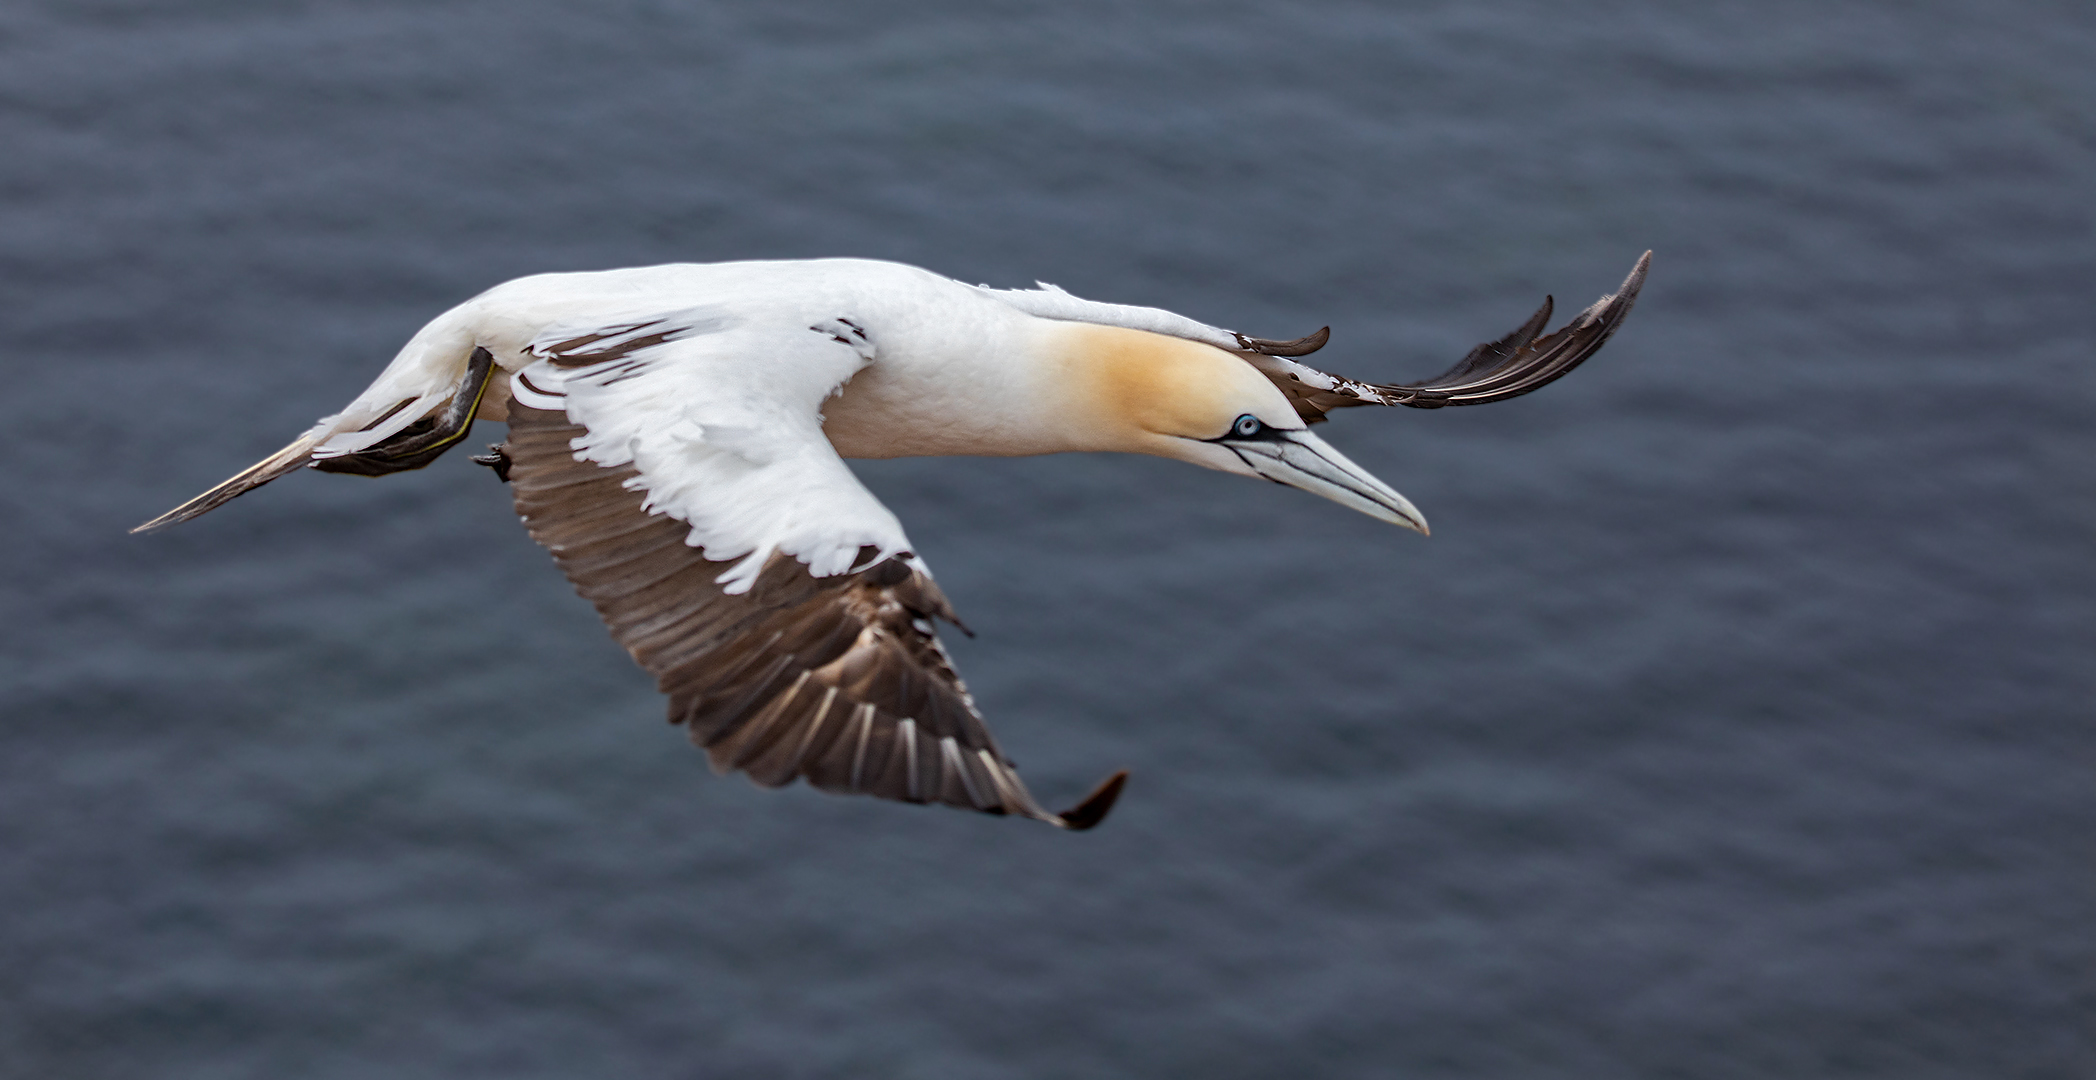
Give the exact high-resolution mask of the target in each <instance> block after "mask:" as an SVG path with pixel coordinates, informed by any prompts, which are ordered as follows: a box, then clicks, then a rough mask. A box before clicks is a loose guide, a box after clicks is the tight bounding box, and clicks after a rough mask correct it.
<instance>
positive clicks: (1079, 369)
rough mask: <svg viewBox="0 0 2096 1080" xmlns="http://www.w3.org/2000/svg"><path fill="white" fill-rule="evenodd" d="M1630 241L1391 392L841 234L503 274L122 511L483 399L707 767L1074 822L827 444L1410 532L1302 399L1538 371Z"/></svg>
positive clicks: (1136, 311) (893, 525)
mask: <svg viewBox="0 0 2096 1080" xmlns="http://www.w3.org/2000/svg"><path fill="white" fill-rule="evenodd" d="M1645 266H1646V261H1645V260H1640V261H1639V264H1638V267H1637V269H1636V270H1634V271H1633V272H1632V274H1631V277H1630V278H1629V279H1628V280H1626V281H1625V283H1624V288H1623V289H1622V290H1620V291H1619V292H1618V293H1617V294H1616V295H1613V296H1608V297H1603V298H1602V300H1601V301H1599V302H1597V303H1596V304H1595V305H1594V306H1592V307H1590V308H1588V309H1587V310H1586V311H1585V312H1583V313H1581V315H1580V316H1579V317H1578V318H1576V319H1575V320H1574V321H1573V322H1572V323H1571V324H1570V325H1568V326H1566V327H1564V328H1563V329H1561V330H1559V331H1557V332H1556V333H1553V334H1550V335H1548V336H1539V335H1541V331H1542V328H1543V326H1544V325H1545V322H1546V321H1547V319H1548V315H1549V311H1550V305H1549V304H1548V303H1547V302H1546V303H1545V305H1544V308H1543V310H1542V311H1539V312H1538V313H1537V314H1536V316H1535V317H1534V318H1532V319H1530V320H1529V322H1528V323H1527V324H1526V325H1524V326H1523V327H1522V328H1521V329H1519V330H1517V331H1515V332H1514V333H1513V334H1511V335H1508V336H1507V337H1506V338H1503V339H1501V340H1500V341H1497V342H1493V343H1489V344H1487V345H1481V346H1479V347H1478V349H1477V350H1474V351H1473V352H1472V354H1471V355H1470V356H1469V357H1468V358H1466V359H1465V360H1464V361H1463V362H1462V363H1460V364H1458V365H1457V366H1456V367H1455V368H1454V369H1452V370H1451V371H1449V372H1448V373H1447V374H1445V375H1444V376H1442V377H1440V378H1439V379H1436V380H1431V381H1429V382H1427V383H1422V384H1417V385H1409V386H1393V385H1377V384H1370V383H1363V382H1358V381H1354V380H1348V379H1344V378H1340V377H1337V376H1332V375H1328V374H1326V373H1324V372H1321V371H1317V370H1316V369H1314V368H1310V367H1307V366H1305V365H1303V364H1301V363H1298V362H1296V361H1294V360H1291V359H1287V358H1288V357H1293V356H1299V355H1302V354H1304V353H1307V352H1310V351H1314V350H1315V349H1316V348H1317V347H1319V346H1320V345H1322V344H1323V342H1324V340H1325V332H1324V331H1320V332H1319V333H1318V334H1316V335H1312V336H1311V337H1309V338H1304V339H1301V340H1300V341H1295V342H1274V341H1264V340H1261V339H1256V338H1247V337H1244V336H1243V335H1240V334H1237V333H1234V332H1231V331H1227V330H1222V329H1219V328H1217V327H1213V326H1208V325H1205V324H1203V323H1200V322H1197V321H1194V320H1192V319H1188V318H1185V317H1184V316H1180V315H1175V314H1173V313H1171V312H1167V311H1161V310H1158V309H1155V308H1144V307H1133V306H1126V305H1117V304H1102V303H1096V302H1093V301H1088V300H1083V299H1079V298H1078V297H1075V296H1072V295H1070V294H1069V293H1067V292H1064V291H1062V290H1060V289H1057V288H1055V287H1054V286H1050V285H1045V284H1043V285H1041V286H1040V287H1039V288H1037V289H1031V290H1000V289H992V288H989V287H987V286H970V285H964V284H961V283H959V282H956V281H952V280H950V279H947V278H944V277H941V276H939V275H937V274H933V273H930V272H928V271H925V270H920V269H917V268H915V267H909V266H902V265H898V264H894V263H885V262H875V261H870V260H863V259H824V260H815V261H807V262H744V263H720V264H708V265H689V264H687V265H672V266H657V267H645V268H638V269H628V270H610V271H602V272H595V273H577V274H545V275H539V276H535V277H527V278H521V279H518V280H516V281H511V282H508V283H506V284H503V285H498V286H496V287H495V288H493V289H490V290H488V291H487V292H485V293H482V294H481V295H479V296H477V297H474V298H473V299H471V300H468V301H466V302H465V303H463V304H460V305H459V306H457V307H455V308H453V309H451V310H450V311H447V312H445V313H444V314H442V315H440V316H438V317H437V318H436V319H434V320H432V321H431V322H430V323H429V325H427V326H425V327H424V328H423V329H422V330H421V331H420V332H419V333H417V334H416V335H415V336H414V337H413V338H412V339H411V340H410V341H409V342H408V343H407V345H406V346H404V347H403V348H402V349H401V351H400V353H399V354H398V355H397V356H395V358H394V360H393V362H392V363H391V364H390V365H388V366H387V368H386V369H385V370H384V371H383V372H381V373H380V375H379V376H378V378H377V379H376V380H374V381H373V382H372V384H371V386H370V387H368V388H367V389H366V390H365V391H364V392H363V393H361V394H359V395H358V396H357V397H356V399H355V400H353V401H352V402H350V404H349V405H348V406H347V407H345V408H344V409H343V410H342V411H341V412H339V413H336V414H334V415H332V416H329V417H326V418H324V419H322V420H321V421H320V422H319V423H317V424H316V425H314V426H313V427H312V428H311V429H309V430H308V431H307V432H306V433H305V434H304V435H302V436H301V437H300V438H299V439H298V440H297V441H295V442H293V443H292V444H291V445H290V446H287V447H285V448H284V449H283V450H282V451H279V452H278V453H277V454H274V455H272V456H271V457H270V458H268V459H265V460H264V461H262V462H260V463H258V464H257V465H255V466H254V467H252V468H250V469H248V470H246V471H244V472H242V473H240V474H239V475H237V476H235V477H233V478H232V479H230V480H228V481H227V482H226V483H224V484H221V485H219V486H218V487H216V488H214V489H212V490H211V491H209V492H206V493H205V494H204V495H202V496H199V497H198V498H196V499H193V500H191V501H190V502H188V503H186V504H184V505H183V506H181V507H178V508H177V509H175V510H173V511H170V512H169V513H168V514H165V515H163V516H161V517H160V518H157V519H155V520H154V521H151V522H148V523H147V524H146V525H143V526H140V529H141V530H145V529H153V528H158V527H161V526H164V525H167V524H172V523H174V522H178V521H182V520H187V519H188V518H191V517H194V516H196V515H198V514H201V513H204V512H206V511H208V510H210V509H212V508H214V507H216V506H219V505H221V504H223V503H224V502H225V501H227V500H229V499H231V498H233V497H234V496H237V495H239V494H241V493H242V492H245V491H248V490H250V489H252V488H254V487H256V486H259V485H261V484H263V483H267V482H268V481H270V480H272V479H275V478H276V477H278V476H281V475H284V474H285V473H287V472H290V471H293V470H295V469H297V468H299V467H301V466H305V465H312V466H313V467H315V468H319V469H322V470H326V471H339V472H358V473H364V474H367V475H378V474H383V473H387V472H395V471H400V470H402V469H410V468H419V467H421V466H423V465H426V464H427V463H428V462H429V461H431V460H434V458H435V457H436V456H438V455H439V454H441V453H443V452H444V451H445V450H446V449H448V448H449V447H450V446H452V445H454V444H455V443H457V442H458V441H459V440H460V439H462V438H463V437H464V435H465V433H466V430H467V428H468V427H469V426H470V424H471V422H472V420H473V419H474V418H475V417H476V416H478V417H480V418H483V419H490V420H508V421H509V422H510V424H511V429H512V433H511V441H510V443H508V444H504V445H503V446H501V447H498V448H496V449H497V453H496V455H495V456H494V457H491V458H487V459H481V458H476V459H475V460H481V461H484V462H485V463H488V464H492V465H495V466H496V467H497V468H498V470H499V471H501V472H502V473H503V475H504V476H505V478H509V479H513V480H514V481H515V483H514V491H515V497H516V500H517V505H518V508H519V513H520V514H521V515H522V516H523V517H524V518H525V521H526V524H527V526H529V527H530V528H531V530H532V532H533V535H534V536H535V537H537V538H538V539H539V540H540V541H541V542H542V543H545V544H546V545H547V547H548V548H549V549H550V550H551V551H552V552H553V554H554V556H555V558H556V559H557V560H558V561H559V562H560V563H561V565H562V567H563V569H564V570H565V571H566V572H567V573H568V575H569V577H570V578H571V579H572V580H573V581H574V582H575V584H576V586H577V588H578V590H579V591H581V592H582V593H583V594H584V595H585V596H587V597H589V598H590V599H591V600H592V601H593V602H594V603H596V604H597V606H598V608H599V611H600V612H601V613H603V615H604V617H605V620H606V622H607V624H609V625H610V627H611V629H612V631H613V633H614V635H615V636H617V637H618V638H619V639H620V640H621V641H622V642H623V643H625V644H626V645H627V647H628V649H629V650H631V651H632V652H633V654H634V656H635V658H636V659H637V660H639V661H640V662H641V663H642V665H643V666H644V667H646V668H647V669H648V670H649V671H650V672H652V673H654V674H655V675H656V676H657V678H658V681H659V683H660V684H661V686H662V688H663V690H664V692H665V693H667V694H669V695H670V697H671V719H672V720H673V721H675V722H680V723H688V724H689V725H690V730H691V734H692V737H693V739H694V740H696V741H699V742H700V743H701V744H702V745H704V746H706V747H707V748H708V750H709V753H711V754H712V755H713V757H714V761H715V764H716V765H718V766H720V767H722V768H740V769H744V770H746V771H748V772H749V773H750V774H751V775H752V776H753V777H754V778H756V779H758V780H759V781H760V782H764V783H773V784H776V783H786V782H790V781H791V780H792V779H793V778H795V777H796V776H805V777H807V778H808V779H809V780H810V782H811V783H815V784H817V785H818V786H821V787H825V788H827V789H830V790H837V791H861V792H868V793H872V794H877V795H884V796H887V797H892V798H900V799H905V800H909V801H920V802H921V801H943V802H949V803H955V804H957V805H964V806H972V807H974V808H977V809H982V810H988V811H991V812H997V813H1006V812H1016V813H1022V814H1026V815H1028V816H1032V817H1037V818H1041V819H1043V820H1048V821H1052V822H1054V823H1056V824H1059V825H1064V826H1067V827H1072V828H1083V827H1088V826H1089V825H1091V824H1093V823H1096V821H1097V820H1098V819H1099V818H1100V817H1103V815H1104V814H1105V812H1106V809H1107V808H1108V807H1110V806H1111V804H1112V801H1113V798H1114V797H1115V795H1116V794H1117V793H1118V791H1119V779H1118V778H1116V779H1115V780H1113V781H1110V782H1109V783H1108V784H1107V785H1104V786H1102V788H1101V789H1100V791H1098V792H1095V793H1094V796H1093V797H1092V798H1091V799H1089V800H1087V801H1086V802H1085V803H1084V804H1082V805H1081V806H1079V807H1077V808H1075V809H1073V810H1071V811H1068V812H1065V813H1064V814H1061V815H1056V814H1050V813H1048V812H1047V811H1045V810H1042V809H1041V808H1040V807H1039V805H1038V804H1036V803H1035V802H1034V801H1033V799H1032V797H1031V796H1030V795H1028V794H1027V793H1026V791H1025V788H1024V785H1022V784H1020V783H1019V781H1018V778H1017V774H1016V772H1014V771H1013V770H1012V769H1011V767H1010V764H1009V761H1008V759H1006V758H1004V757H1003V755H1002V753H1001V751H998V750H997V749H996V747H995V744H994V743H993V742H992V741H991V740H990V739H989V735H988V731H987V729H985V728H983V727H982V726H981V718H980V716H979V715H978V714H976V712H975V709H974V705H973V700H972V699H971V698H969V696H968V695H967V692H966V689H965V687H964V686H963V685H962V684H961V682H960V679H959V677H958V675H957V674H955V673H954V672H953V671H952V668H951V664H950V662H948V661H947V660H946V659H945V653H944V650H943V649H942V648H941V647H940V646H939V644H938V641H937V637H936V635H935V634H934V633H933V631H932V625H931V623H930V621H929V620H930V619H931V618H933V617H935V616H936V617H941V618H947V619H952V618H953V612H952V609H951V606H950V605H948V604H947V602H946V600H945V598H944V596H943V595H941V594H940V593H939V591H938V589H937V586H936V585H934V584H932V582H931V578H930V575H929V572H928V571H927V570H926V568H925V567H924V564H923V562H922V560H920V559H918V558H917V557H916V556H915V554H914V553H913V548H912V545H911V544H910V542H909V539H908V537H907V536H906V535H905V534H904V531H903V528H902V524H901V523H900V522H899V521H897V520H896V518H895V515H894V514H892V513H890V512H889V510H888V509H887V508H886V507H884V506H882V505H881V504H880V502H879V501H878V500H877V499H875V498H874V497H873V495H872V493H870V492H869V491H867V490H866V488H865V487H864V486H863V485H861V484H860V483H859V482H858V480H857V478H856V477H854V476H853V475H852V473H851V471H850V469H849V468H848V467H847V466H846V465H845V464H844V461H843V458H845V457H900V456H907V455H925V454H979V455H1016V454H1045V453H1058V452H1064V451H1101V450H1107V451H1126V452H1136V453H1147V454H1154V455H1158V456H1164V457H1171V458H1176V459H1178V460H1182V461H1187V462H1190V463H1193V464H1198V465H1202V466H1205V467H1209V468H1215V469H1221V470H1224V471H1228V472H1235V473H1240V474H1243V475H1246V476H1257V477H1263V478H1266V479H1270V480H1276V481H1279V482H1282V483H1287V484H1291V485H1294V486H1297V487H1301V488H1304V489H1305V490H1308V491H1311V492H1313V493H1316V494H1319V495H1322V496H1324V497H1327V498H1330V499H1333V500H1334V501H1337V502H1340V503H1342V504H1343V505H1347V506H1350V507H1352V508H1354V509H1357V510H1361V511H1363V512H1365V513H1368V514H1371V515H1372V516H1375V517H1378V518H1381V519H1383V520H1386V521H1391V522H1394V523H1397V524H1401V525H1405V526H1407V527H1411V528H1415V529H1417V530H1419V531H1420V532H1425V531H1426V526H1425V521H1424V519H1423V518H1422V517H1421V516H1420V515H1419V513H1418V511H1417V510H1416V509H1415V508H1413V507H1412V505H1411V504H1410V503H1409V502H1407V501H1406V500H1405V498H1404V497H1403V496H1402V495H1399V494H1398V493H1397V492H1395V491H1394V490H1391V489H1390V488H1389V487H1388V486H1387V485H1385V484H1383V483H1382V482H1381V481H1379V480H1377V479H1375V478H1374V477H1373V476H1370V475H1369V474H1368V473H1367V472H1366V471H1365V470H1362V469H1361V468H1360V467H1359V466H1357V465H1355V464H1354V463H1353V462H1351V461H1349V460H1347V459H1346V458H1345V456H1344V455H1341V454H1340V453H1339V452H1338V451H1336V450H1334V449H1332V448H1331V447H1330V446H1329V445H1327V444H1325V443H1324V441H1323V440H1321V439H1319V438H1317V437H1316V436H1315V435H1313V434H1311V433H1310V431H1309V430H1308V425H1309V424H1310V423H1313V422H1316V421H1319V420H1322V419H1324V418H1325V414H1326V413H1327V412H1329V411H1330V410H1332V409H1335V408H1341V407H1345V406H1351V405H1364V404H1382V405H1398V404H1402V405H1412V406H1416V407H1437V406H1440V405H1448V404H1474V403H1480V402H1484V401H1494V400H1500V399H1502V398H1506V397H1512V396H1516V395H1518V394H1522V393H1526V392H1528V391H1529V390H1533V389H1535V388H1536V387H1539V386H1541V385H1543V384H1545V383H1547V382H1549V381H1551V380H1552V379H1555V378H1557V377H1558V376H1560V375H1562V374H1563V373H1564V372H1566V371H1569V370H1570V369H1571V368H1572V367H1573V366H1575V365H1577V364H1578V363H1579V362H1581V361H1582V360H1584V359H1585V358H1586V357H1587V356H1589V355H1591V354H1592V353H1593V352H1594V351H1595V350H1596V349H1598V348H1599V347H1600V345H1601V343H1602V342H1604V341H1605V340H1607V338H1608V336H1609V335H1610V334H1611V333H1613V331H1614V329H1615V327H1616V326H1617V325H1618V324H1619V323H1620V322H1621V320H1622V317H1623V316H1624V315H1625V314H1626V313H1627V312H1628V310H1629V308H1630V303H1631V301H1632V300H1633V299H1634V298H1635V296H1636V292H1637V288H1638V286H1639V284H1640V283H1641V281H1642V278H1643V274H1644V270H1645ZM549 440H551V441H549ZM512 467H514V468H515V469H516V470H518V472H517V474H516V475H515V476H514V477H512V476H511V475H510V470H511V469H512ZM671 526H674V528H673V529H670V531H667V532H665V529H667V528H670V527H671ZM789 750H790V752H789Z"/></svg>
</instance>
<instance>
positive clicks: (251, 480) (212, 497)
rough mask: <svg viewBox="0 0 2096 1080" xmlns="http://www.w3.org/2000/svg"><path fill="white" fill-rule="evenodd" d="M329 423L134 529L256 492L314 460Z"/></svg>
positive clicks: (172, 521)
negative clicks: (255, 490) (316, 448)
mask: <svg viewBox="0 0 2096 1080" xmlns="http://www.w3.org/2000/svg"><path fill="white" fill-rule="evenodd" d="M327 436H328V430H327V427H326V426H324V425H323V426H318V427H315V428H314V429H313V430H311V431H308V432H306V433H305V434H304V435H301V436H299V437H298V440H297V441H296V442H293V443H292V444H291V445H289V446H287V447H285V448H283V449H282V450H279V451H277V452H276V453H274V454H271V455H269V456H268V457H266V458H263V459H262V460H260V461H258V462H255V463H254V464H253V465H250V466H248V467H247V468H245V469H242V470H240V472H238V473H236V474H234V476H233V477H232V478H231V479H229V480H227V481H226V482H225V483H223V484H220V485H218V486H217V487H215V488H212V489H211V490H209V491H207V492H205V493H203V494H202V495H199V496H197V497H196V498H194V499H191V500H189V501H188V502H186V503H183V504H182V505H180V506H177V507H175V508H174V509H173V510H169V511H168V512H167V513H165V514H162V515H160V516H159V517H156V518H154V519H153V520H151V521H148V522H146V523H145V524H143V525H140V526H139V527H138V528H135V529H133V530H131V531H132V532H134V533H143V532H154V531H156V530H159V529H165V528H167V527H168V526H169V525H179V524H181V523H182V522H185V521H188V520H189V519H190V518H193V517H196V516H197V515H199V514H206V513H210V512H211V511H213V510H216V509H218V508H219V507H221V506H224V505H225V504H226V503H227V502H228V501H230V500H232V499H233V498H234V497H236V496H238V495H242V494H244V493H246V492H249V491H253V490H254V489H256V488H258V487H261V486H262V485H264V484H266V483H269V482H270V481H271V480H274V479H276V478H277V477H279V476H283V475H284V474H286V473H291V472H296V471H298V470H299V469H302V468H304V467H305V466H306V463H307V462H308V461H310V460H312V457H313V448H314V447H315V446H318V445H320V441H321V440H322V439H325V438H327Z"/></svg>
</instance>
